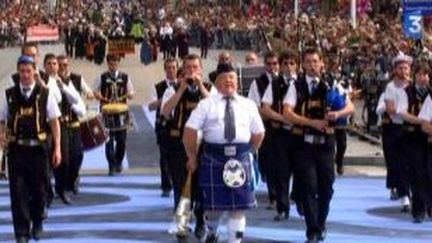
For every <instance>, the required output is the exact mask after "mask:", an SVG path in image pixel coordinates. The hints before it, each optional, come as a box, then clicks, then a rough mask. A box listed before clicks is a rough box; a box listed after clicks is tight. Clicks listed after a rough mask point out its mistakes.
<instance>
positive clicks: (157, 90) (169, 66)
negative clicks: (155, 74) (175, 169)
mask: <svg viewBox="0 0 432 243" xmlns="http://www.w3.org/2000/svg"><path fill="white" fill-rule="evenodd" d="M164 69H165V74H166V78H165V80H162V81H160V82H159V83H157V84H156V85H155V86H154V88H153V89H152V94H151V102H150V104H149V110H150V111H154V110H156V124H155V131H156V140H157V144H158V145H159V155H160V159H159V166H160V171H161V187H162V188H161V189H162V197H169V195H170V192H171V189H172V179H171V173H170V171H169V168H168V161H167V156H168V153H169V150H168V149H167V145H166V140H167V136H168V130H169V129H168V124H167V121H166V120H165V118H164V117H163V116H162V115H161V104H162V96H163V94H164V93H165V91H166V90H167V89H168V88H169V87H175V86H176V85H177V71H178V66H177V61H176V60H175V59H173V58H168V59H166V60H165V62H164Z"/></svg>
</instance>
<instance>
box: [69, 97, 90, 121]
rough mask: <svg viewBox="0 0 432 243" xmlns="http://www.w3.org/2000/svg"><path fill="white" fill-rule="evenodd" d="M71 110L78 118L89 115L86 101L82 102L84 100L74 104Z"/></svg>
mask: <svg viewBox="0 0 432 243" xmlns="http://www.w3.org/2000/svg"><path fill="white" fill-rule="evenodd" d="M71 108H72V110H73V111H74V112H75V114H77V116H78V117H83V116H85V115H86V113H87V108H86V106H85V104H84V101H82V99H80V100H79V101H78V103H76V104H73V105H72V106H71Z"/></svg>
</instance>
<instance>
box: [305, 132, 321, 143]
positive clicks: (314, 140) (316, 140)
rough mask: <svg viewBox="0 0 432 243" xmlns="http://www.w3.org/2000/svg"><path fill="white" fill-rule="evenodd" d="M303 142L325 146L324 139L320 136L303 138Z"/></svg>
mask: <svg viewBox="0 0 432 243" xmlns="http://www.w3.org/2000/svg"><path fill="white" fill-rule="evenodd" d="M304 141H305V142H306V143H309V144H325V142H326V138H325V137H324V136H321V135H310V134H307V135H305V136H304Z"/></svg>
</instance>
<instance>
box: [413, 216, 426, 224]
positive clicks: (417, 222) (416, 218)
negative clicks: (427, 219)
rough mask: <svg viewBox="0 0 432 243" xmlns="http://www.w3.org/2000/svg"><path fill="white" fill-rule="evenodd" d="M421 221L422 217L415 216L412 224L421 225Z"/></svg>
mask: <svg viewBox="0 0 432 243" xmlns="http://www.w3.org/2000/svg"><path fill="white" fill-rule="evenodd" d="M423 221H424V217H421V216H416V217H414V220H413V223H414V224H421V223H423Z"/></svg>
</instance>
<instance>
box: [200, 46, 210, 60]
mask: <svg viewBox="0 0 432 243" xmlns="http://www.w3.org/2000/svg"><path fill="white" fill-rule="evenodd" d="M200 48H201V58H204V59H205V58H207V53H208V43H203V42H201V43H200Z"/></svg>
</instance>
